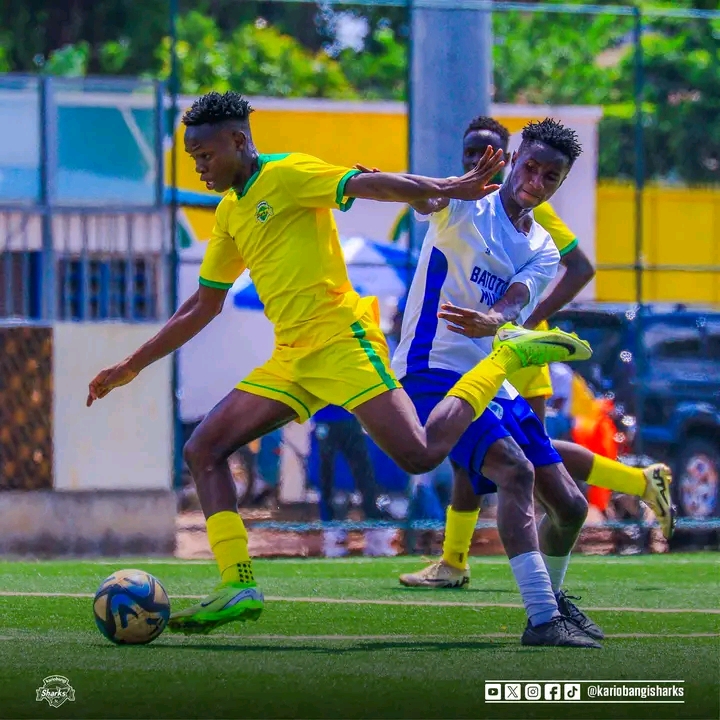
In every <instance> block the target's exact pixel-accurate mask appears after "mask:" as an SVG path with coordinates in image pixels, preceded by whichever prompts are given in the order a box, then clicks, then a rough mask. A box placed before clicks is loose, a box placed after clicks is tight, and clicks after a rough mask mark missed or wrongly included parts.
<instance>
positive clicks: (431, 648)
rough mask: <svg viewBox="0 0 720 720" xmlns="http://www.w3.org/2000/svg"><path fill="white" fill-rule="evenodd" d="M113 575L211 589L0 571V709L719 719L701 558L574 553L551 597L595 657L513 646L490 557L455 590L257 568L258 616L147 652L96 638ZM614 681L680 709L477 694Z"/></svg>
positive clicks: (52, 571)
mask: <svg viewBox="0 0 720 720" xmlns="http://www.w3.org/2000/svg"><path fill="white" fill-rule="evenodd" d="M127 567H138V568H141V569H144V570H146V571H148V572H150V573H152V574H153V575H155V576H156V577H157V578H158V579H159V580H160V581H161V582H162V583H163V585H164V586H165V588H166V589H167V591H168V593H169V594H170V597H171V601H172V603H173V608H174V609H179V608H181V607H184V606H186V605H189V604H191V603H192V602H193V600H192V599H190V598H187V597H183V596H187V595H203V594H204V593H206V592H208V591H209V590H210V589H212V587H213V586H214V585H215V583H216V582H217V575H216V569H215V566H214V565H213V564H212V563H181V562H177V561H173V562H167V563H163V562H161V561H147V560H142V559H137V558H133V559H127V558H125V559H120V560H114V561H108V562H102V563H99V562H70V561H51V562H0V668H1V677H2V680H1V681H0V717H2V718H11V717H18V718H44V717H52V718H95V717H98V718H519V717H522V718H603V719H604V718H652V719H653V720H661V719H663V718H675V717H679V718H701V719H703V720H704V719H705V718H713V719H714V718H718V716H719V715H720V703H719V701H718V689H719V687H720V614H718V612H717V609H718V607H719V605H720V603H719V602H718V601H719V600H720V565H719V564H718V557H717V555H714V554H694V555H654V556H642V557H638V556H635V557H628V558H617V557H610V558H606V557H577V558H575V559H574V560H573V563H572V565H571V569H570V571H569V572H568V576H567V582H566V585H567V589H568V591H569V592H570V593H571V594H574V595H580V596H582V601H581V602H579V605H580V606H581V607H583V608H585V609H587V608H598V609H595V610H592V611H588V612H589V614H590V615H591V616H592V617H593V619H594V620H596V622H598V623H599V624H600V625H601V627H602V628H603V629H604V631H605V632H606V633H607V634H608V635H609V637H608V639H606V640H605V641H604V643H603V646H604V647H603V649H602V650H578V649H567V648H523V647H522V646H521V645H520V644H519V638H520V634H521V633H522V630H523V627H524V624H525V615H524V611H523V610H522V609H521V608H520V607H519V604H520V598H519V595H518V594H517V591H516V589H515V585H514V581H513V579H512V576H511V574H510V571H509V567H508V565H507V562H506V561H504V560H503V559H501V558H482V559H481V558H478V559H473V561H472V574H473V578H472V583H471V585H470V587H469V588H466V589H464V590H451V591H448V590H408V589H404V588H402V587H400V586H399V584H398V583H397V575H398V574H399V573H400V572H407V571H408V570H411V569H415V568H419V567H422V561H418V559H417V558H415V559H413V558H393V559H378V560H360V559H357V560H354V559H353V560H340V561H331V560H258V561H256V562H255V570H256V576H257V579H258V582H259V584H260V586H261V588H262V590H263V591H264V593H265V595H266V597H268V600H267V602H266V608H265V612H264V613H263V615H262V617H261V619H260V620H259V621H258V622H257V623H250V624H247V625H245V624H239V623H237V624H231V625H227V626H225V627H224V628H222V629H221V631H219V632H218V633H215V634H211V635H208V636H205V637H184V636H178V635H173V634H171V633H170V632H167V631H166V632H165V633H163V634H162V635H161V636H160V638H159V639H157V640H156V641H155V642H154V643H153V644H151V645H148V646H134V647H133V646H125V647H117V646H114V645H112V644H111V643H109V642H108V641H106V640H105V639H104V638H103V637H102V636H101V635H100V633H99V632H98V631H97V629H96V628H95V625H94V620H93V615H92V594H93V593H94V592H95V590H96V589H97V587H98V585H99V584H100V582H101V581H102V579H103V578H104V577H106V576H107V575H109V574H110V573H111V572H112V571H114V570H117V569H120V568H127ZM11 593H17V594H15V595H13V594H11ZM46 593H48V594H49V593H55V594H56V595H55V596H52V595H45V594H46ZM70 594H82V595H87V596H83V597H70V596H68V595H70ZM332 600H334V601H335V602H331V601H332ZM338 601H340V602H338ZM368 601H369V602H368ZM507 605H510V606H518V607H505V606H507ZM600 608H602V609H600ZM663 609H664V610H673V611H679V612H657V610H663ZM713 610H714V611H715V612H710V611H713ZM691 611H695V612H691ZM698 611H704V612H698ZM622 636H625V637H622ZM55 674H59V675H63V676H66V677H67V678H68V679H69V681H70V684H71V685H72V687H73V688H74V690H75V701H74V702H69V701H68V702H65V703H64V704H63V705H62V706H61V707H59V708H52V707H50V706H49V705H48V704H47V703H46V702H37V701H36V689H37V688H38V687H40V686H41V685H42V681H43V678H45V677H47V676H50V675H55ZM623 679H625V680H647V681H653V682H654V681H660V680H666V681H668V680H683V681H684V684H683V686H682V687H683V690H684V696H683V698H682V700H684V702H683V703H682V704H668V703H666V702H660V703H657V702H649V700H650V699H653V698H646V700H645V701H643V702H640V703H634V704H629V703H625V702H622V703H613V704H608V703H600V702H597V701H596V702H593V703H581V704H567V703H565V704H564V703H534V702H528V703H523V704H522V705H518V704H512V703H508V704H490V703H486V701H485V686H484V684H485V682H486V681H498V680H506V681H513V680H518V681H532V680H538V681H551V680H561V681H572V680H585V681H589V680H623ZM663 686H665V685H663ZM676 699H677V698H676Z"/></svg>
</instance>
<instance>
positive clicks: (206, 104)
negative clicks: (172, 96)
mask: <svg viewBox="0 0 720 720" xmlns="http://www.w3.org/2000/svg"><path fill="white" fill-rule="evenodd" d="M252 111H253V109H252V108H251V107H250V103H249V102H248V101H247V100H246V99H245V98H244V97H243V96H242V95H241V94H240V93H236V92H232V90H228V92H226V93H223V94H222V95H221V94H220V93H219V92H209V93H208V94H207V95H203V96H202V97H199V98H198V99H197V100H196V101H195V102H194V103H193V104H192V107H191V108H190V109H189V110H188V111H187V112H186V113H185V114H184V115H183V119H182V121H183V123H184V124H185V125H187V126H188V127H192V126H193V125H216V124H217V123H221V122H223V121H224V120H240V121H243V122H247V119H248V117H249V116H250V113H251V112H252Z"/></svg>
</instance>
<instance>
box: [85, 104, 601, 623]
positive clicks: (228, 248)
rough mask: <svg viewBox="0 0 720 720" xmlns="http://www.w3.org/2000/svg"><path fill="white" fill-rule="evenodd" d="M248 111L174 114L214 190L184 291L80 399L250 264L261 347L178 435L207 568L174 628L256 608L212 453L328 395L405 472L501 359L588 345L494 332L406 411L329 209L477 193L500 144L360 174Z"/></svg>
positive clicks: (424, 466) (417, 464)
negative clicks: (257, 359) (201, 594)
mask: <svg viewBox="0 0 720 720" xmlns="http://www.w3.org/2000/svg"><path fill="white" fill-rule="evenodd" d="M251 110H252V109H251V108H250V106H249V105H248V103H247V101H246V100H245V99H243V98H242V96H240V95H239V94H237V93H233V92H228V93H225V94H223V95H221V94H218V93H209V94H208V95H204V96H203V97H201V98H199V99H198V100H196V101H195V103H193V105H192V107H191V108H190V110H188V111H187V112H186V113H185V115H184V116H183V123H184V124H185V126H186V131H185V150H186V151H187V152H188V154H189V155H190V156H191V157H192V158H193V160H194V161H195V169H196V171H197V173H198V174H199V175H200V179H201V180H202V181H203V182H205V184H206V186H207V188H208V189H209V190H215V191H216V192H220V193H227V194H226V195H225V197H224V198H223V199H222V201H221V202H220V204H219V206H218V208H217V212H216V223H215V228H214V230H213V232H212V237H211V239H210V242H209V245H208V247H207V250H206V252H205V257H204V260H203V263H202V265H201V267H200V279H199V287H198V290H197V292H196V293H195V294H194V295H193V296H192V297H191V298H189V299H188V300H187V301H186V302H185V303H183V305H182V306H181V307H180V308H179V309H178V310H177V312H176V313H175V314H174V315H173V316H172V317H171V318H170V320H168V322H167V323H166V325H165V326H164V327H163V328H162V329H161V330H160V331H159V333H158V334H157V335H156V336H155V337H153V338H151V339H150V340H149V341H148V342H147V343H145V344H144V345H143V346H142V347H140V348H139V349H138V350H137V351H136V352H134V353H133V354H132V355H130V356H129V357H128V358H126V359H125V360H123V361H122V362H120V363H118V364H117V365H115V366H113V367H111V368H107V369H106V370H103V371H101V372H100V373H99V374H98V375H97V376H96V377H95V378H94V379H93V380H92V382H91V383H90V387H89V392H88V399H87V404H88V406H89V405H92V403H93V402H94V401H95V400H97V399H100V398H102V397H104V396H105V395H107V394H108V393H109V392H110V391H111V390H113V389H114V388H116V387H119V386H121V385H125V384H126V383H128V382H130V381H131V380H133V378H135V376H136V375H137V374H138V373H139V372H141V371H142V370H143V368H145V367H147V366H148V365H150V364H151V363H153V362H155V361H156V360H158V359H159V358H161V357H164V356H165V355H168V354H169V353H171V352H173V351H174V350H177V349H178V348H179V347H181V346H182V345H184V344H185V343H186V342H188V341H189V340H190V339H191V338H192V337H194V336H195V335H196V334H197V333H198V332H200V330H202V329H203V328H204V327H205V326H206V325H207V324H208V323H209V322H210V321H211V320H212V319H213V318H214V317H215V316H216V315H217V314H218V313H219V312H220V311H221V310H222V307H223V303H224V301H225V296H226V294H227V292H228V289H229V288H230V287H231V286H232V284H233V283H234V282H235V280H236V279H237V278H238V277H239V276H240V274H241V273H242V272H243V271H244V270H245V269H246V268H248V269H249V270H250V273H251V276H252V279H253V282H254V283H255V287H256V289H257V292H258V295H259V296H260V299H261V300H262V302H263V305H264V307H265V314H266V315H267V317H268V319H269V320H270V321H271V322H272V323H273V325H274V326H275V350H274V352H273V355H272V357H271V358H270V360H269V361H268V362H267V363H265V365H263V366H262V367H259V368H257V369H256V370H254V371H253V372H251V373H250V375H248V376H247V377H246V378H245V379H244V380H242V381H241V382H240V383H239V384H238V385H237V387H236V388H235V389H234V390H232V391H231V392H230V393H229V394H228V395H227V396H226V397H225V398H224V399H223V400H221V401H220V403H218V405H217V406H216V407H215V408H214V409H213V410H212V411H211V412H210V413H209V414H208V415H207V416H206V417H205V419H204V420H203V421H202V422H201V423H200V425H199V426H198V427H197V428H196V429H195V431H194V432H193V434H192V436H191V438H190V440H189V441H188V442H187V444H186V445H185V450H184V456H185V460H186V462H187V464H188V466H189V468H190V471H191V473H192V476H193V479H194V481H195V484H196V486H197V492H198V497H199V499H200V503H201V505H202V509H203V512H204V514H205V517H206V518H207V532H208V540H209V543H210V546H211V548H212V551H213V554H214V556H215V558H216V560H217V563H218V568H219V571H220V575H221V582H220V585H219V586H218V588H217V589H216V590H215V592H213V593H211V594H210V595H209V596H208V597H207V598H205V599H204V600H203V601H202V602H200V603H197V604H196V605H193V606H191V607H189V608H186V609H184V610H181V611H179V612H175V613H174V614H173V615H172V616H171V618H170V622H169V627H170V629H171V630H175V631H182V632H198V633H206V632H209V631H210V630H212V629H214V628H216V627H218V626H219V625H222V624H224V623H226V622H229V621H231V620H247V619H256V618H257V617H258V616H259V614H260V613H261V611H262V608H263V596H262V593H261V592H260V591H259V590H258V588H257V586H256V583H255V578H254V576H253V571H252V565H251V561H250V556H249V554H248V536H247V531H246V529H245V527H244V525H243V522H242V519H241V518H240V516H239V515H238V512H237V498H236V494H235V485H234V483H233V481H232V477H231V475H230V471H229V469H228V466H227V458H228V457H229V455H230V454H232V452H233V451H235V450H236V449H237V448H238V447H241V446H243V445H246V444H247V443H249V442H251V441H253V440H255V439H256V438H258V437H261V436H262V435H263V434H265V433H267V432H269V431H271V430H273V429H276V428H279V427H281V426H283V425H285V424H286V423H288V422H290V421H293V420H295V421H298V422H304V421H305V420H307V419H308V418H309V417H310V416H311V415H313V414H314V413H315V412H317V411H318V410H320V409H321V408H322V407H324V406H325V405H328V404H331V405H339V406H341V407H344V408H346V409H348V410H351V411H352V412H353V413H355V415H356V416H357V418H358V419H359V420H360V422H361V423H362V424H363V425H364V426H365V428H366V429H367V431H368V432H369V434H370V435H371V436H372V437H373V439H374V440H375V441H376V442H377V443H378V445H379V446H380V447H381V448H382V449H383V450H385V452H387V453H388V455H390V456H391V457H392V458H393V459H394V460H395V461H396V462H397V463H398V464H399V465H400V466H401V467H403V468H404V469H405V470H406V471H408V472H412V473H422V472H427V471H428V470H430V469H432V468H433V467H435V466H437V465H438V464H439V463H440V462H441V461H442V460H443V459H444V458H445V457H446V456H447V454H448V453H449V451H450V449H451V448H452V447H453V446H454V445H455V444H456V442H457V440H458V438H459V437H460V436H461V435H462V433H463V432H464V431H465V430H466V429H467V427H468V426H469V425H470V423H471V422H473V420H474V419H475V418H477V417H478V416H479V414H480V413H481V412H482V411H483V410H484V408H485V407H486V406H487V404H488V402H489V401H490V400H491V399H492V398H493V397H494V395H495V394H496V393H497V389H498V388H499V387H500V384H501V383H502V381H503V379H504V378H505V376H506V374H507V373H508V372H512V371H514V370H517V369H519V368H520V367H522V366H525V365H528V364H530V363H542V362H547V361H548V360H550V359H572V360H581V359H585V358H587V357H589V356H590V354H591V351H590V348H589V346H588V345H587V343H584V342H582V341H580V340H579V339H577V338H576V337H575V336H573V335H568V334H566V333H561V332H560V331H551V332H539V333H538V332H533V331H527V330H523V329H520V328H511V329H510V330H508V331H505V332H504V333H498V336H497V338H498V339H497V342H496V349H495V350H494V352H493V353H492V354H491V355H490V356H488V357H487V358H485V360H483V361H482V362H481V363H480V364H478V365H477V366H476V367H475V368H474V369H473V370H471V371H470V372H469V373H467V374H466V375H464V376H463V377H462V378H461V379H460V380H459V381H458V382H457V384H456V385H455V386H454V387H453V388H452V389H451V390H450V391H449V392H448V394H447V396H446V397H445V399H444V400H442V401H441V402H440V403H439V404H438V406H437V408H436V410H435V411H434V412H433V413H432V415H431V416H430V417H429V419H428V421H427V423H426V424H425V426H423V425H421V424H420V422H419V420H418V416H417V413H416V412H415V408H414V406H413V404H412V402H411V400H410V398H409V397H408V396H407V394H406V393H405V391H404V390H403V389H402V388H401V387H400V385H399V383H398V382H397V380H396V379H395V377H394V375H393V373H392V371H391V370H390V368H389V358H388V347H387V343H386V341H385V338H384V336H383V334H382V332H381V330H380V328H379V326H378V309H377V302H376V300H375V299H374V298H361V297H360V296H359V295H358V294H357V293H356V292H355V290H354V289H353V288H352V286H351V284H350V282H349V280H348V275H347V268H346V267H345V262H344V260H343V255H342V252H341V248H340V243H339V239H338V233H337V228H336V226H335V222H334V219H333V216H332V212H331V210H332V209H333V208H336V209H340V210H347V209H348V208H349V207H350V205H351V204H352V202H353V198H358V197H360V198H367V199H372V200H380V201H391V202H417V201H420V200H423V199H430V198H435V197H447V198H458V199H461V200H462V199H476V198H481V197H484V196H485V195H487V194H488V193H490V192H492V191H494V190H496V189H497V188H498V186H497V185H488V183H489V181H490V179H491V178H493V177H494V176H495V175H496V173H497V172H498V170H499V169H500V168H501V167H502V164H503V161H502V152H497V153H495V152H492V151H491V150H489V149H488V151H487V152H486V153H484V155H483V156H482V159H481V160H480V161H479V162H478V163H477V166H476V167H474V168H473V169H472V171H471V172H469V173H467V174H465V175H463V176H462V177H460V178H448V179H443V178H440V179H437V178H436V179H433V178H424V177H420V176H415V175H402V174H390V173H378V174H364V173H360V172H359V171H357V170H353V169H349V168H344V167H337V166H334V165H329V164H328V163H325V162H322V161H321V160H318V159H317V158H314V157H310V156H308V155H303V154H300V153H289V154H283V155H263V154H261V153H259V152H258V150H257V149H256V147H255V145H254V143H253V140H252V134H251V132H250V121H249V115H250V112H251ZM238 332H241V330H240V329H238ZM502 337H505V338H506V339H505V340H503V339H502Z"/></svg>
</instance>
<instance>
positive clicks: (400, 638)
mask: <svg viewBox="0 0 720 720" xmlns="http://www.w3.org/2000/svg"><path fill="white" fill-rule="evenodd" d="M28 637H32V638H33V639H39V638H42V639H45V640H52V639H54V638H48V637H47V635H36V634H34V633H31V634H28V633H19V634H18V635H0V642H5V641H10V640H19V639H23V638H25V639H27V638H28ZM163 637H164V639H165V640H166V641H167V640H170V641H176V642H177V643H178V644H187V643H192V639H191V638H190V637H188V636H184V635H173V634H170V633H166V634H165V635H164V636H163ZM205 637H206V636H203V638H205ZM517 637H518V636H517V635H516V634H513V633H476V634H471V635H241V634H236V635H231V634H228V633H213V634H212V635H210V636H208V638H209V639H212V640H242V641H246V642H247V641H254V642H408V643H411V642H423V641H426V642H427V641H440V642H447V643H456V642H459V641H462V642H471V641H479V640H510V641H512V642H517ZM695 638H701V639H702V638H720V633H663V634H657V633H610V634H608V635H605V639H606V640H666V639H681V640H687V639H695ZM68 640H69V641H70V642H77V643H84V642H85V638H84V637H80V636H78V635H74V636H73V637H72V638H69V639H68Z"/></svg>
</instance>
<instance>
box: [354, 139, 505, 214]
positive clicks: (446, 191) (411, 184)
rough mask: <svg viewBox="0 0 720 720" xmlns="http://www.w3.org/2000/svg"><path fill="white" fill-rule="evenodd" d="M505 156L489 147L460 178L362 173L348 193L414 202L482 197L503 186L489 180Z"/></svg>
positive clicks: (371, 197)
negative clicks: (475, 163) (491, 183)
mask: <svg viewBox="0 0 720 720" xmlns="http://www.w3.org/2000/svg"><path fill="white" fill-rule="evenodd" d="M502 157H503V153H502V150H498V151H497V152H492V148H490V147H488V149H487V150H486V151H485V154H484V155H483V156H482V158H480V161H479V162H478V164H477V165H476V166H475V167H474V168H473V169H472V170H471V171H470V172H468V173H465V175H463V176H461V177H457V178H429V177H425V176H423V175H408V174H405V173H382V172H378V173H375V172H373V173H360V174H359V175H355V176H354V177H351V178H350V179H349V180H348V181H347V183H346V185H345V194H346V195H347V196H348V197H353V198H363V199H365V200H380V201H383V202H405V203H409V204H411V205H412V204H413V203H418V202H421V201H423V200H433V199H435V198H447V199H450V200H453V199H454V200H479V199H480V198H482V197H485V196H486V195H489V194H490V193H492V192H494V191H495V190H497V189H498V188H499V187H500V186H499V185H488V183H489V182H490V180H492V178H493V177H495V175H497V173H498V172H499V171H500V169H501V168H502V167H503V166H504V165H505V163H504V161H503V159H502Z"/></svg>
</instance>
